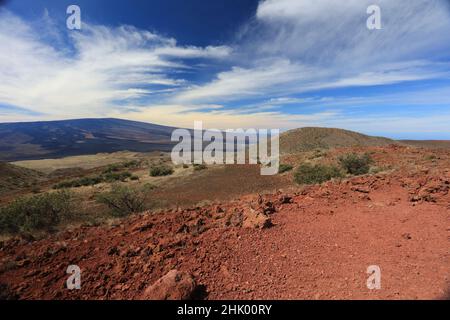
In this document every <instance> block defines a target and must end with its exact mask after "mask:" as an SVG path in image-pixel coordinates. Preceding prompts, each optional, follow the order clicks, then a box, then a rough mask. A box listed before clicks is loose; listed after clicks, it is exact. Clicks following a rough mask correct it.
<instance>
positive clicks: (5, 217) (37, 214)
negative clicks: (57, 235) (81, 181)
mask: <svg viewBox="0 0 450 320" xmlns="http://www.w3.org/2000/svg"><path fill="white" fill-rule="evenodd" d="M72 215H73V208H72V195H71V193H70V192H68V191H66V190H63V191H58V192H53V193H44V194H40V195H34V196H29V197H21V198H18V199H16V200H15V201H14V202H12V203H10V204H9V205H8V206H6V207H3V208H1V209H0V232H7V233H18V232H19V233H20V232H31V231H37V230H46V231H51V230H53V229H54V227H56V226H58V225H59V224H60V223H61V222H63V221H65V220H67V219H69V218H70V217H71V216H72Z"/></svg>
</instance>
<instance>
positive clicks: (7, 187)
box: [0, 162, 44, 194]
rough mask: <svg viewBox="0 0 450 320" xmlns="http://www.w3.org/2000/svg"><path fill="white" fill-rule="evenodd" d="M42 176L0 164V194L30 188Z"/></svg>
mask: <svg viewBox="0 0 450 320" xmlns="http://www.w3.org/2000/svg"><path fill="white" fill-rule="evenodd" d="M43 176H44V174H42V173H40V172H38V171H35V170H31V169H27V168H22V167H19V166H15V165H12V164H9V163H3V162H0V194H1V193H3V192H7V191H11V190H16V189H19V188H23V187H28V186H31V185H32V184H33V183H34V182H36V181H38V180H39V179H41V178H43Z"/></svg>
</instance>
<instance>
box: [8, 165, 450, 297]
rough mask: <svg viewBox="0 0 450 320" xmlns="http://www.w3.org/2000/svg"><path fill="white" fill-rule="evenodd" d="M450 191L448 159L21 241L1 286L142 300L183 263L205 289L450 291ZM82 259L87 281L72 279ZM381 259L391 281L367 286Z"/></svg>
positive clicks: (371, 293)
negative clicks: (71, 268) (77, 286)
mask: <svg viewBox="0 0 450 320" xmlns="http://www.w3.org/2000/svg"><path fill="white" fill-rule="evenodd" d="M449 190H450V172H449V170H448V168H447V167H442V168H436V170H433V171H432V172H430V171H429V170H418V171H415V172H404V171H395V172H393V173H390V174H379V175H373V176H364V177H356V178H353V179H350V180H346V181H343V182H330V183H326V184H324V185H322V186H312V187H307V188H303V189H302V188H299V189H298V190H297V191H296V192H293V193H286V192H279V193H276V194H272V195H264V196H260V195H252V196H246V197H242V198H241V199H238V200H236V201H231V202H226V203H216V204H213V205H210V206H206V207H202V208H192V209H184V210H182V209H178V210H172V211H168V212H165V213H161V214H158V215H154V214H151V213H147V214H143V215H140V216H136V217H133V218H130V219H128V220H126V221H124V222H123V223H121V224H119V225H116V226H112V227H85V228H79V229H76V230H73V231H67V232H63V233H61V234H58V235H55V236H53V237H51V238H48V239H44V240H40V241H34V242H28V241H26V240H23V239H22V240H20V239H16V240H10V241H7V242H5V243H3V244H1V246H0V262H1V263H2V264H1V266H2V269H1V271H0V283H3V284H4V285H3V290H8V292H9V294H10V295H12V296H16V297H18V298H21V299H36V298H44V299H138V298H140V297H142V294H143V292H144V290H145V288H147V287H148V286H150V285H151V284H153V283H154V282H155V281H157V280H158V279H159V278H161V277H162V276H163V275H165V274H167V273H168V272H169V271H170V270H173V269H178V270H180V271H183V272H187V273H189V274H191V275H192V276H193V278H194V279H195V281H196V282H197V284H198V285H199V289H198V291H197V292H196V296H195V297H196V298H205V299H444V298H448V289H449V288H450V279H449V276H450V250H449V248H450V246H449V244H450V194H449ZM261 219H262V220H261ZM264 219H266V220H264ZM270 222H271V223H270ZM252 223H253V224H254V225H255V226H258V227H254V228H251V227H248V226H249V224H250V225H251V224H252ZM271 224H272V226H271V227H270V228H269V226H270V225H271ZM71 264H76V265H79V266H80V268H81V270H82V285H81V290H74V291H69V290H67V289H66V288H65V281H66V279H67V277H68V275H67V274H66V268H67V266H68V265H71ZM370 265H378V266H379V267H380V268H381V286H382V288H381V290H369V289H367V287H366V280H367V278H368V274H366V270H367V267H368V266H370Z"/></svg>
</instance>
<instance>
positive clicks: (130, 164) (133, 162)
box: [103, 160, 141, 174]
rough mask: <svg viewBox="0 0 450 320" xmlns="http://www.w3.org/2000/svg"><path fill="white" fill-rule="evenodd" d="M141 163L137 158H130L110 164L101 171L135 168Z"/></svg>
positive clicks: (109, 171) (108, 171)
mask: <svg viewBox="0 0 450 320" xmlns="http://www.w3.org/2000/svg"><path fill="white" fill-rule="evenodd" d="M140 164H141V163H140V162H139V161H138V160H131V161H127V162H122V163H114V164H110V165H109V166H108V167H107V168H106V169H105V170H103V173H104V174H105V173H111V172H119V171H121V170H123V169H129V168H137V167H139V165H140Z"/></svg>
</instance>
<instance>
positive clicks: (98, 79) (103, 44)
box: [0, 11, 230, 118]
mask: <svg viewBox="0 0 450 320" xmlns="http://www.w3.org/2000/svg"><path fill="white" fill-rule="evenodd" d="M44 18H45V19H44V20H43V21H41V23H45V22H47V23H51V19H50V18H49V17H48V14H47V15H44ZM63 31H64V32H65V30H63ZM41 32H42V29H41V28H35V25H33V24H30V23H27V22H25V21H23V20H21V19H20V18H18V17H16V16H14V15H13V14H11V13H8V12H6V11H2V12H0V103H4V104H9V105H14V106H19V107H23V108H27V109H29V110H32V111H37V112H42V113H46V114H48V115H49V116H51V117H53V116H59V117H64V118H68V117H83V116H102V115H107V114H108V113H110V112H111V109H113V108H115V107H116V105H115V102H117V101H123V100H129V99H138V98H141V97H143V96H146V95H149V94H155V93H166V92H167V91H165V90H166V89H170V87H178V86H182V85H184V84H185V79H183V78H181V74H179V73H176V72H175V71H176V70H185V69H190V67H189V66H188V65H185V64H183V63H182V62H180V61H181V60H182V59H188V58H205V59H216V58H219V59H220V58H224V57H226V56H228V55H229V54H230V48H228V47H226V46H219V47H212V46H209V47H206V48H200V47H194V46H189V47H184V46H178V45H177V44H176V41H175V40H174V39H170V38H165V37H162V36H160V35H157V34H155V33H151V32H149V31H145V30H139V29H136V28H134V27H131V26H121V27H117V28H109V27H105V26H97V25H89V24H86V23H85V24H83V29H82V30H81V31H72V32H69V41H70V42H71V43H72V44H73V52H70V50H69V47H68V46H67V45H66V46H63V47H58V48H57V47H53V46H52V45H51V44H49V43H48V41H46V40H47V39H46V36H48V33H46V34H44V35H42V34H41ZM149 85H159V86H165V87H166V88H162V89H149ZM159 90H161V91H159Z"/></svg>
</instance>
